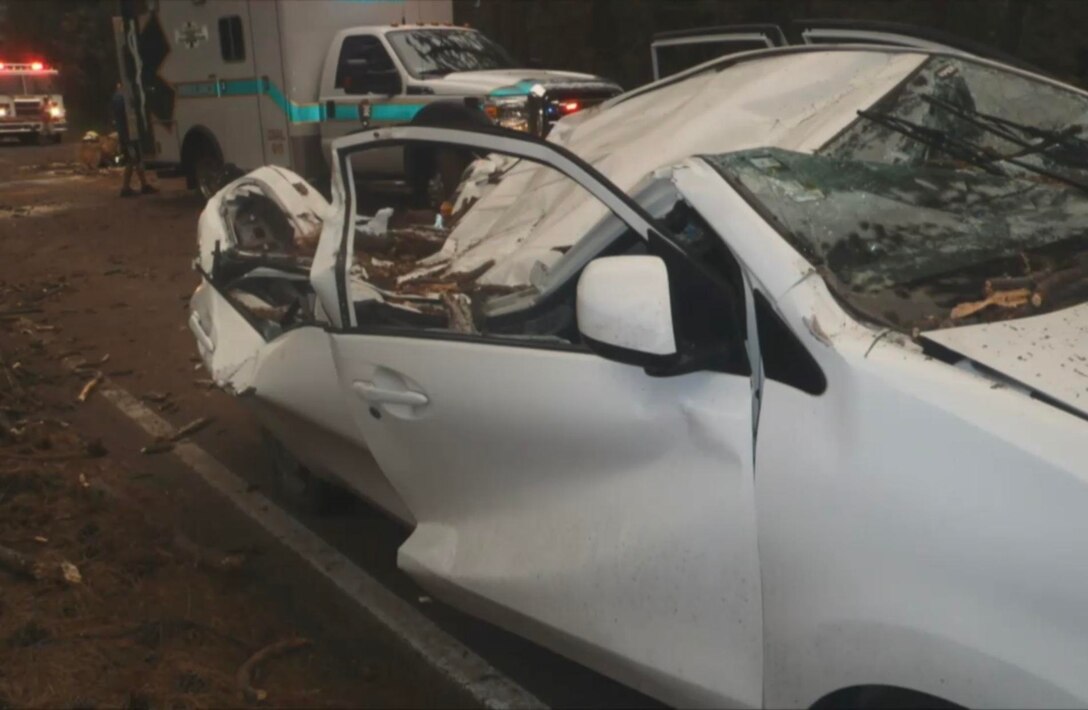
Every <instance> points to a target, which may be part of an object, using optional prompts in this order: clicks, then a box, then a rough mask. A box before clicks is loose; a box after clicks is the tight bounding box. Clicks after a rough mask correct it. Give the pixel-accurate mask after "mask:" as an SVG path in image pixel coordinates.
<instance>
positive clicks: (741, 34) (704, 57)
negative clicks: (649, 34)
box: [650, 25, 788, 81]
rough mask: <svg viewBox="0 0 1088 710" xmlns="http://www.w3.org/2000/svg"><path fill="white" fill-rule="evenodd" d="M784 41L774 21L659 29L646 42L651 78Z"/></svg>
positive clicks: (782, 45) (781, 44) (782, 44)
mask: <svg viewBox="0 0 1088 710" xmlns="http://www.w3.org/2000/svg"><path fill="white" fill-rule="evenodd" d="M787 44H788V42H787V40H786V36H785V34H783V32H782V29H781V28H780V27H778V26H777V25H728V26H725V27H709V28H699V29H693V30H680V31H677V32H662V33H660V34H656V35H654V37H653V41H652V42H651V43H650V59H651V61H652V62H653V70H654V81H657V80H658V79H660V78H661V77H663V76H669V75H670V74H676V73H677V72H681V71H683V70H685V69H689V68H691V67H693V66H696V65H698V64H702V63H703V62H708V61H710V60H712V59H718V58H719V57H724V56H726V55H728V54H736V53H737V52H748V51H751V50H753V49H767V48H769V47H784V46H786V45H787Z"/></svg>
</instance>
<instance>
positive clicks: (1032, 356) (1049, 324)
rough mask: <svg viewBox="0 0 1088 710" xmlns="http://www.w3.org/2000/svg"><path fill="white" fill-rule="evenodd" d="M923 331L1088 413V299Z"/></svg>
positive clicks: (966, 355) (930, 339)
mask: <svg viewBox="0 0 1088 710" xmlns="http://www.w3.org/2000/svg"><path fill="white" fill-rule="evenodd" d="M922 337H923V338H924V339H926V340H928V341H930V342H932V343H936V344H938V345H940V346H942V347H945V348H947V349H949V350H951V351H953V352H955V353H957V354H959V355H962V356H963V357H966V358H969V359H970V360H973V361H975V362H976V363H978V364H980V365H982V366H984V367H987V368H990V369H991V370H994V371H995V372H998V373H1000V374H1001V375H1004V376H1005V377H1008V378H1010V379H1012V380H1015V381H1017V382H1019V383H1021V384H1022V385H1024V386H1025V387H1027V388H1029V389H1031V390H1034V391H1035V392H1038V393H1039V394H1041V395H1043V396H1045V397H1046V398H1048V399H1050V400H1052V401H1054V402H1056V403H1058V404H1061V405H1063V406H1065V407H1067V408H1069V409H1071V410H1074V411H1076V412H1078V413H1080V414H1082V415H1086V416H1088V303H1082V304H1080V305H1077V306H1072V307H1070V308H1066V309H1063V310H1060V311H1054V312H1053V313H1047V314H1045V315H1040V316H1032V317H1030V318H1018V319H1016V320H1008V321H1002V322H1000V323H985V324H981V325H969V326H964V327H961V328H946V329H943V330H935V331H929V332H926V333H923V334H922Z"/></svg>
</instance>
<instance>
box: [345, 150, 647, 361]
mask: <svg viewBox="0 0 1088 710" xmlns="http://www.w3.org/2000/svg"><path fill="white" fill-rule="evenodd" d="M413 147H415V146H413ZM426 148H427V149H428V150H433V151H434V153H433V155H432V156H431V157H432V159H433V160H434V161H435V163H436V164H437V165H442V164H443V163H444V162H445V161H444V157H443V151H449V152H450V155H449V156H445V157H456V156H458V155H459V154H461V153H466V152H467V153H468V154H469V155H468V156H467V157H468V158H469V159H474V162H472V163H471V164H470V165H469V167H468V168H467V173H468V175H469V177H467V178H466V183H465V184H469V183H473V184H474V187H470V188H466V189H467V190H468V193H472V194H476V191H479V190H487V189H490V186H492V185H497V184H498V183H499V182H500V181H502V180H508V179H509V180H518V181H524V182H527V183H530V184H532V185H534V186H535V189H534V190H531V191H530V193H531V194H532V195H533V196H532V197H530V198H527V199H526V200H524V201H523V207H522V209H521V210H519V214H518V215H517V216H516V217H515V218H513V219H512V220H511V221H510V222H509V223H505V224H500V225H497V226H495V227H494V228H491V227H488V226H487V225H486V223H484V225H482V226H480V227H479V230H480V231H479V232H477V231H476V229H471V228H470V229H469V230H468V231H461V232H459V231H458V224H459V221H460V220H461V218H462V217H465V216H466V215H468V214H470V210H471V205H472V203H473V202H474V199H475V198H471V197H470V198H467V199H465V200H459V199H458V198H457V197H456V196H455V197H453V198H451V201H450V205H451V206H452V209H451V210H450V211H449V213H447V215H446V216H445V217H444V218H443V219H441V220H436V214H435V212H434V211H432V210H429V209H428V210H419V209H414V210H413V209H404V208H399V207H398V208H394V207H388V206H382V204H383V203H381V202H378V201H376V200H374V199H373V198H374V197H375V195H371V194H369V192H368V191H367V190H366V183H365V182H364V181H361V180H358V179H357V178H358V176H357V175H355V174H354V173H353V172H352V171H348V172H349V176H348V177H349V179H352V180H353V181H354V182H355V188H356V192H355V200H356V202H357V203H358V204H360V205H361V207H359V208H357V209H355V210H354V215H353V216H352V219H354V224H355V225H356V227H355V236H354V240H353V241H354V254H353V256H352V262H351V263H352V271H351V273H352V284H351V286H350V290H351V292H352V301H353V308H354V311H355V318H356V322H357V324H358V327H359V328H360V329H363V330H368V331H373V330H382V331H389V330H395V331H401V332H403V331H408V332H414V334H416V335H427V334H428V331H429V334H431V335H435V334H441V333H460V334H468V335H473V336H477V337H483V338H488V339H494V340H496V341H503V342H507V343H517V342H533V343H536V344H541V345H549V344H551V345H555V346H561V347H580V345H581V337H580V335H579V332H578V328H577V323H576V320H575V310H576V309H575V297H576V292H577V288H576V286H577V275H574V276H572V277H571V278H570V279H569V280H567V281H565V283H564V284H563V285H562V286H560V287H559V288H556V289H551V290H545V291H542V290H540V289H539V288H538V287H537V286H536V285H534V284H533V280H532V278H531V275H530V273H529V272H530V271H531V270H532V269H535V268H538V267H539V268H542V269H544V270H545V271H546V270H547V268H548V267H549V266H551V265H554V264H555V263H556V262H558V261H559V260H560V259H561V258H562V257H563V256H564V254H565V253H566V251H567V248H565V247H558V248H555V249H552V250H550V251H549V252H548V253H544V254H541V253H539V252H537V251H531V252H530V253H529V254H527V255H526V256H525V260H524V262H521V263H520V265H519V266H517V267H512V266H510V265H509V264H505V265H504V264H500V268H502V267H503V266H507V267H510V268H511V269H512V270H513V273H517V274H524V276H497V277H496V278H495V279H494V280H491V279H490V278H489V275H488V272H489V271H490V270H491V268H492V267H493V266H494V265H495V264H496V260H499V261H501V259H502V257H503V255H504V254H507V253H509V252H508V251H507V250H506V249H498V250H496V251H495V252H494V256H493V257H492V258H484V257H481V258H479V259H466V260H465V262H458V261H456V260H452V261H444V260H443V259H442V258H441V257H442V254H440V253H439V252H441V251H449V252H450V253H457V252H459V251H460V248H458V247H455V246H454V243H456V242H457V240H458V239H465V240H466V241H467V243H470V244H474V243H475V242H476V241H479V237H485V238H486V239H490V240H494V241H496V242H502V240H503V238H504V237H509V236H510V235H511V234H513V233H517V234H519V235H521V236H522V237H526V238H531V235H532V234H533V233H534V229H535V228H536V226H537V225H538V224H541V223H543V222H545V221H546V220H548V219H550V218H552V217H554V215H555V213H556V212H555V205H556V204H557V201H560V202H561V201H562V200H563V199H564V198H565V197H569V193H570V192H577V191H583V190H584V189H585V188H584V187H582V186H581V185H579V184H578V183H576V182H575V181H573V180H572V179H571V178H569V177H566V176H565V175H564V174H562V173H560V172H559V171H557V170H556V169H554V168H552V167H550V166H547V165H542V164H536V163H533V162H531V161H528V160H522V159H519V158H516V157H514V156H504V155H499V154H495V153H492V154H487V155H483V154H482V152H478V151H473V150H466V149H465V148H463V147H455V146H448V147H442V144H429V145H428V146H426ZM347 160H348V161H349V162H350V161H351V160H352V158H351V157H348V158H347ZM485 173H486V174H485ZM468 193H466V194H468ZM368 213H372V214H373V216H369V214H368ZM439 225H440V226H439ZM519 230H522V231H519ZM447 240H452V242H451V244H449V245H447V244H446V242H447ZM484 247H485V248H484V249H481V250H480V251H483V252H485V253H489V254H490V253H491V252H490V251H488V249H487V247H488V245H486V244H485V245H484ZM645 249H646V246H645V241H644V240H642V239H641V237H639V236H638V235H636V234H634V233H633V232H631V231H630V230H625V231H624V232H623V233H621V234H619V235H618V237H617V238H616V239H614V240H613V241H612V242H611V243H610V244H609V246H607V247H605V249H604V251H605V253H607V254H613V253H645ZM467 251H468V252H469V253H470V254H471V253H472V252H473V249H472V248H467ZM517 251H518V250H517V249H514V250H513V256H515V257H516V256H517ZM514 261H517V259H516V258H515V259H514ZM463 263H467V265H462V264H463ZM500 300H502V301H506V302H510V303H512V304H513V306H512V307H511V308H510V309H509V310H505V309H504V310H501V311H499V312H496V311H495V310H494V309H492V308H491V305H492V304H493V303H495V302H496V301H500Z"/></svg>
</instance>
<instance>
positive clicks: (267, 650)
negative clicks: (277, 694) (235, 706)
mask: <svg viewBox="0 0 1088 710" xmlns="http://www.w3.org/2000/svg"><path fill="white" fill-rule="evenodd" d="M311 643H312V642H311V641H310V639H306V638H290V639H284V640H282V641H277V642H276V643H273V644H270V645H268V646H265V647H264V648H262V649H261V650H259V651H257V652H256V653H254V654H253V655H252V656H250V657H249V658H248V659H246V662H245V663H243V664H242V665H241V666H240V667H239V668H238V672H237V673H236V674H235V676H234V678H235V682H236V683H237V684H238V690H240V691H241V692H242V699H243V700H249V701H252V702H261V701H263V700H265V699H267V698H268V691H267V690H264V689H263V688H254V687H253V673H254V671H256V670H257V668H258V667H259V666H260V665H261V664H262V663H264V662H265V661H268V660H269V659H272V658H275V657H276V656H282V655H283V654H285V653H290V652H291V651H297V650H299V649H301V648H306V647H307V646H309V645H311Z"/></svg>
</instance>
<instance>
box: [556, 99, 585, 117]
mask: <svg viewBox="0 0 1088 710" xmlns="http://www.w3.org/2000/svg"><path fill="white" fill-rule="evenodd" d="M559 108H560V109H562V111H563V113H565V114H566V113H574V112H575V111H577V110H578V109H580V108H582V105H581V104H580V103H578V102H577V101H564V102H563V103H561V104H559Z"/></svg>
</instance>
